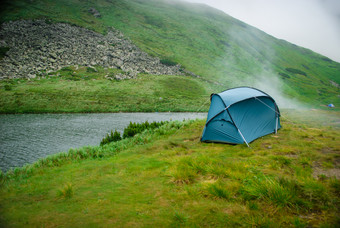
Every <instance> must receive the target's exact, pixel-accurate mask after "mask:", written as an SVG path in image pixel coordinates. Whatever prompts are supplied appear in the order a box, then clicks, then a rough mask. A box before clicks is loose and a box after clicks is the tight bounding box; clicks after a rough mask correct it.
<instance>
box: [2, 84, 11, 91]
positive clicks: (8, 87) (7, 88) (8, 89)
mask: <svg viewBox="0 0 340 228" xmlns="http://www.w3.org/2000/svg"><path fill="white" fill-rule="evenodd" d="M4 88H5V90H6V91H11V90H12V86H10V85H8V84H6V85H5V86H4Z"/></svg>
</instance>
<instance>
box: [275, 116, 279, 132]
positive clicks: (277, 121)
mask: <svg viewBox="0 0 340 228" xmlns="http://www.w3.org/2000/svg"><path fill="white" fill-rule="evenodd" d="M278 119H279V118H278V116H277V114H276V124H275V134H277V125H278Z"/></svg>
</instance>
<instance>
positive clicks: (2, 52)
mask: <svg viewBox="0 0 340 228" xmlns="http://www.w3.org/2000/svg"><path fill="white" fill-rule="evenodd" d="M8 51H9V47H0V59H2V58H3V57H5V56H6V53H7V52H8Z"/></svg>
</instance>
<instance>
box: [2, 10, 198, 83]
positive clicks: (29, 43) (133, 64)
mask: <svg viewBox="0 0 340 228" xmlns="http://www.w3.org/2000/svg"><path fill="white" fill-rule="evenodd" d="M92 11H93V10H92ZM0 44H1V45H2V46H6V47H9V48H10V49H9V51H8V52H7V54H6V56H5V57H4V58H2V59H1V60H0V79H5V78H28V77H30V78H32V77H35V75H39V73H40V72H41V71H46V72H53V71H57V70H58V69H61V68H63V67H67V66H70V65H72V66H74V65H82V66H93V65H99V66H102V67H105V68H118V69H122V70H123V71H124V72H125V74H122V75H118V76H117V80H121V79H129V78H134V77H136V75H137V74H139V73H142V72H143V73H149V74H155V75H161V74H167V75H183V74H184V73H183V72H182V71H180V65H177V66H166V65H163V64H161V63H160V61H159V59H158V58H155V57H151V56H149V55H148V54H147V53H145V52H142V51H141V50H140V49H139V48H138V47H137V46H135V45H134V44H133V43H132V42H131V41H130V40H129V39H126V38H125V37H124V36H123V34H122V33H121V32H120V31H118V30H116V29H114V28H112V29H111V30H110V31H109V32H108V34H107V35H105V36H104V35H102V34H99V33H96V32H94V31H91V30H87V29H85V28H81V27H77V26H71V25H69V24H65V23H56V24H46V23H45V21H44V20H36V21H32V20H21V21H10V22H6V23H3V24H2V25H1V29H0ZM185 73H186V74H188V72H185ZM192 76H196V75H194V74H192Z"/></svg>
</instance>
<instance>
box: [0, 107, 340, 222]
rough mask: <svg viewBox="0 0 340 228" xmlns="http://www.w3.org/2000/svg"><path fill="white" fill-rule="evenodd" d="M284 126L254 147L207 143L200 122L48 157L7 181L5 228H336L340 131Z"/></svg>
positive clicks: (2, 193) (0, 190)
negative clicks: (332, 173)
mask: <svg viewBox="0 0 340 228" xmlns="http://www.w3.org/2000/svg"><path fill="white" fill-rule="evenodd" d="M286 115H287V116H288V117H289V119H290V118H291V116H290V113H286ZM282 125H283V128H282V129H281V130H280V131H279V132H278V134H277V135H267V136H265V137H262V138H260V139H257V140H255V141H254V142H252V143H251V147H252V148H251V149H249V148H247V147H246V146H245V145H236V146H235V145H227V144H215V143H209V144H207V143H201V142H200V141H199V138H200V136H201V133H202V130H203V126H204V121H203V120H196V121H186V122H171V123H169V124H167V125H163V126H161V127H160V128H158V129H156V130H146V131H145V132H143V133H141V134H138V135H136V136H134V137H132V138H129V139H123V140H121V141H118V142H113V143H110V144H107V145H104V146H102V147H100V146H98V147H84V148H80V149H76V150H70V151H69V152H68V153H63V154H59V155H53V156H50V157H47V158H45V159H42V160H40V161H38V162H37V163H35V164H33V165H29V166H26V167H24V168H19V169H16V170H11V171H9V172H8V173H6V174H0V177H1V178H0V180H1V182H2V185H1V187H0V205H1V207H0V223H1V224H2V225H4V226H9V227H13V226H14V227H17V226H19V227H22V226H77V227H78V226H79V227H80V226H81V227H83V226H95V225H98V224H99V225H100V226H120V227H121V226H124V227H132V226H134V227H136V226H138V227H140V226H153V227H155V226H157V227H158V226H161V227H164V226H176V227H177V226H189V227H192V226H204V227H206V226H214V227H220V226H229V227H230V226H231V227H239V226H245V227H253V226H267V227H287V226H293V227H294V226H295V227H306V226H307V227H308V226H312V227H313V226H317V227H320V226H323V227H337V226H338V225H339V219H338V214H339V208H338V205H339V189H340V188H339V186H340V184H339V183H340V182H339V180H338V179H335V178H334V177H332V176H330V175H328V174H327V170H328V169H334V168H336V169H337V170H338V171H339V162H338V160H339V151H340V147H339V144H338V142H339V140H340V134H339V131H338V129H337V128H338V127H339V125H337V126H336V128H335V127H327V126H324V127H320V126H318V125H315V124H311V123H310V122H309V123H308V124H307V125H306V124H300V123H296V122H295V123H294V122H291V121H287V120H284V119H283V121H282ZM324 162H326V163H330V164H332V165H333V166H332V167H333V168H330V167H328V166H326V167H323V170H324V171H325V174H323V175H316V174H315V168H316V167H318V164H322V163H324ZM46 208H48V209H49V210H46Z"/></svg>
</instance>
